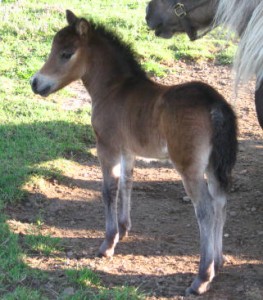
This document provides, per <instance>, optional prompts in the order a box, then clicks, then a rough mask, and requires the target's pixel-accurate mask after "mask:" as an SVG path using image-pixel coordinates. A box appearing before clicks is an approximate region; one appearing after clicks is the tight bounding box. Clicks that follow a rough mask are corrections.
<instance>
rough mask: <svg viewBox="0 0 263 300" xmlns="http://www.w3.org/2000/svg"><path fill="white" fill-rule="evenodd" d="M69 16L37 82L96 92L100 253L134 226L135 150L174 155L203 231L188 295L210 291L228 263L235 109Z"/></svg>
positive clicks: (44, 91)
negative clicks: (156, 70) (171, 80)
mask: <svg viewBox="0 0 263 300" xmlns="http://www.w3.org/2000/svg"><path fill="white" fill-rule="evenodd" d="M67 21H68V26H67V27H65V28H63V29H62V30H60V31H59V32H58V33H57V34H56V35H55V37H54V40H53V45H52V49H51V53H50V55H49V58H48V60H47V62H46V63H45V64H44V66H43V67H42V68H41V70H40V71H39V72H38V73H36V74H35V75H34V76H33V77H32V80H31V86H32V89H33V91H34V92H35V93H37V94H40V95H42V96H48V95H49V94H51V93H54V92H56V91H57V90H59V89H61V88H63V87H64V86H66V85H67V84H69V83H70V82H72V81H74V80H77V79H82V82H83V84H84V85H85V87H86V88H87V90H88V91H89V92H90V95H91V98H92V126H93V128H94V131H95V134H96V140H97V152H98V157H99V160H100V164H101V169H102V174H103V192H102V195H103V200H104V203H105V215H106V235H105V240H104V242H103V243H102V245H101V247H100V249H99V253H100V255H103V256H112V255H113V253H114V249H115V246H116V244H117V242H118V240H119V238H122V237H125V236H126V235H127V234H128V231H129V230H130V228H131V220H130V197H131V188H132V173H133V166H134V161H135V156H136V155H139V156H144V157H154V158H170V159H171V161H172V162H173V164H174V166H175V168H176V170H178V172H179V173H180V174H181V176H182V180H183V184H184V187H185V190H186V193H187V194H188V195H189V197H190V198H191V199H192V202H193V205H194V208H195V212H196V217H197V220H198V224H199V229H200V244H201V247H200V248H201V255H200V265H199V272H198V275H197V277H196V278H195V280H194V281H193V283H192V285H191V286H190V287H189V288H188V289H187V294H190V293H197V294H201V293H204V292H205V291H207V290H208V289H209V286H210V283H211V281H212V279H213V278H214V276H215V275H216V273H217V272H218V270H219V269H220V268H221V267H222V265H223V254H222V233H223V226H224V221H225V204H226V190H227V187H228V184H229V180H230V174H231V170H232V168H233V166H234V163H235V159H236V151H237V138H236V122H235V115H234V113H233V111H232V109H231V107H230V106H229V104H228V103H227V102H226V101H225V100H224V98H223V97H222V96H221V95H220V94H219V93H218V92H217V91H215V90H214V89H213V88H212V87H210V86H208V85H206V84H204V83H200V82H190V83H186V84H182V85H177V86H163V85H160V84H158V83H156V82H154V81H152V80H150V79H149V78H148V77H147V76H146V73H145V72H144V70H143V69H142V68H141V66H140V65H139V63H138V62H137V61H136V60H135V58H134V55H133V53H132V51H131V50H130V48H129V47H128V46H127V45H125V44H124V43H122V42H121V41H120V40H119V39H118V37H117V36H116V35H115V34H113V33H111V32H109V31H108V30H106V29H105V28H104V27H102V26H99V25H96V24H93V23H92V22H91V21H87V20H86V19H83V18H77V17H76V16H75V15H74V14H73V13H72V12H70V11H67ZM205 174H206V176H207V182H206V180H205V178H204V175H205ZM118 198H120V204H121V205H120V210H119V214H118V210H117V201H118ZM145 214H146V215H147V211H146V212H145Z"/></svg>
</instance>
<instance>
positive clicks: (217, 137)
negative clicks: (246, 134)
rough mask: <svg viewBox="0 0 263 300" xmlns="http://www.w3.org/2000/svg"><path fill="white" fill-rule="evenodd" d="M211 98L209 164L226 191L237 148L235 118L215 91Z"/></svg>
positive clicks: (230, 109)
mask: <svg viewBox="0 0 263 300" xmlns="http://www.w3.org/2000/svg"><path fill="white" fill-rule="evenodd" d="M215 96H217V97H216V98H215ZM213 98H214V101H213V104H212V106H211V118H212V124H213V138H212V144H213V149H212V154H211V158H210V163H211V164H212V167H213V169H214V172H215V176H216V177H217V179H218V181H219V183H220V186H221V187H222V188H223V189H225V190H227V189H228V188H229V185H230V182H231V171H232V169H233V167H234V165H235V162H236V156H237V148H238V142H237V123H236V116H235V113H234V111H233V109H232V108H231V106H230V105H229V104H228V103H227V102H226V101H225V99H224V98H223V97H222V96H221V95H220V94H219V93H217V92H216V91H215V90H214V97H213Z"/></svg>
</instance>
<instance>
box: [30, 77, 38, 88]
mask: <svg viewBox="0 0 263 300" xmlns="http://www.w3.org/2000/svg"><path fill="white" fill-rule="evenodd" d="M31 86H32V88H33V89H35V88H36V87H37V78H36V77H35V78H34V79H33V80H32V82H31Z"/></svg>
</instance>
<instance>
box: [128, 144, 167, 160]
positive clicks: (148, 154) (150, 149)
mask: <svg viewBox="0 0 263 300" xmlns="http://www.w3.org/2000/svg"><path fill="white" fill-rule="evenodd" d="M131 148H132V149H131V150H132V152H133V154H134V155H135V156H141V157H144V158H154V159H169V153H168V149H167V144H166V143H165V142H162V143H158V144H157V145H156V144H153V143H151V144H146V145H143V146H142V145H138V144H137V145H136V146H135V145H133V147H131Z"/></svg>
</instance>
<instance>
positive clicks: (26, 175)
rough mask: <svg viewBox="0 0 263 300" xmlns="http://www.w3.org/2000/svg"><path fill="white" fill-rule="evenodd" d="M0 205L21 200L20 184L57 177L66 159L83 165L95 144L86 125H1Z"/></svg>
mask: <svg viewBox="0 0 263 300" xmlns="http://www.w3.org/2000/svg"><path fill="white" fill-rule="evenodd" d="M0 137H1V143H0V164H1V171H0V196H1V199H0V204H1V206H4V205H5V204H6V203H8V202H14V201H16V200H19V199H21V198H22V197H23V193H24V191H23V185H24V184H25V183H26V182H28V181H29V180H30V178H31V177H33V176H42V177H45V178H48V179H50V178H57V177H59V176H60V174H61V173H62V171H63V168H64V166H63V163H60V164H59V163H57V164H56V163H53V161H54V160H59V159H69V160H73V161H78V162H83V161H84V160H85V159H87V157H88V155H89V147H90V145H91V144H94V139H93V133H92V128H91V126H89V125H83V124H77V123H73V122H72V123H71V122H66V121H53V122H52V121H51V122H37V123H30V124H19V125H15V124H8V125H1V126H0Z"/></svg>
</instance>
